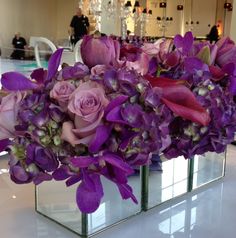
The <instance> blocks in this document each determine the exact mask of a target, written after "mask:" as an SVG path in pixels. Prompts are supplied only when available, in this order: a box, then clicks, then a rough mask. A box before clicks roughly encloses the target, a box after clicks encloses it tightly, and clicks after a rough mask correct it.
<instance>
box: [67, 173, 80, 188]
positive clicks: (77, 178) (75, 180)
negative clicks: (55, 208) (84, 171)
mask: <svg viewBox="0 0 236 238" xmlns="http://www.w3.org/2000/svg"><path fill="white" fill-rule="evenodd" d="M81 179H82V176H81V175H74V176H71V177H70V178H69V179H67V180H66V186H67V187H70V186H72V185H74V184H76V183H78V182H80V181H81Z"/></svg>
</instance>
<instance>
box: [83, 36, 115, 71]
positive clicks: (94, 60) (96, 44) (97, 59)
mask: <svg viewBox="0 0 236 238" xmlns="http://www.w3.org/2000/svg"><path fill="white" fill-rule="evenodd" d="M119 54H120V45H119V43H118V42H117V41H114V40H112V38H110V37H107V36H102V37H95V36H92V35H87V36H85V37H84V38H83V42H82V44H81V56H82V59H83V62H84V63H85V64H86V65H87V66H88V67H89V68H92V67H93V66H95V65H109V64H111V63H113V62H115V61H116V60H118V59H119Z"/></svg>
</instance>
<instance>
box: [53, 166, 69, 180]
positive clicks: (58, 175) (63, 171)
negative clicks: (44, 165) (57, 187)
mask: <svg viewBox="0 0 236 238" xmlns="http://www.w3.org/2000/svg"><path fill="white" fill-rule="evenodd" d="M52 176H53V178H54V179H55V180H57V181H60V180H65V179H68V178H69V177H70V175H69V174H68V171H67V167H65V166H61V167H60V168H58V169H57V170H55V171H54V172H53V174H52Z"/></svg>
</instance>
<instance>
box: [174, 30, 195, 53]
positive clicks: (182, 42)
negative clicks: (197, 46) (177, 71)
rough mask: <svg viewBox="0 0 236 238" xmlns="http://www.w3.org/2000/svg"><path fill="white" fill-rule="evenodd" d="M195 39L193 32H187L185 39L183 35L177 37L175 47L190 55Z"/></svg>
mask: <svg viewBox="0 0 236 238" xmlns="http://www.w3.org/2000/svg"><path fill="white" fill-rule="evenodd" d="M193 42H194V38H193V34H192V32H190V31H189V32H187V33H186V34H185V35H184V37H182V36H181V35H176V36H175V38H174V45H175V47H176V48H177V49H178V50H179V51H180V52H181V53H182V54H183V55H188V54H189V52H190V50H191V48H192V46H193Z"/></svg>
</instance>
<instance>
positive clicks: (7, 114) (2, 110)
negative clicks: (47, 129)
mask: <svg viewBox="0 0 236 238" xmlns="http://www.w3.org/2000/svg"><path fill="white" fill-rule="evenodd" d="M22 98H23V95H22V94H21V93H20V92H14V93H11V94H9V95H7V96H6V97H3V98H2V100H1V104H0V140H3V139H7V138H11V137H14V132H15V126H16V124H17V114H18V111H19V105H20V102H21V100H22Z"/></svg>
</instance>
